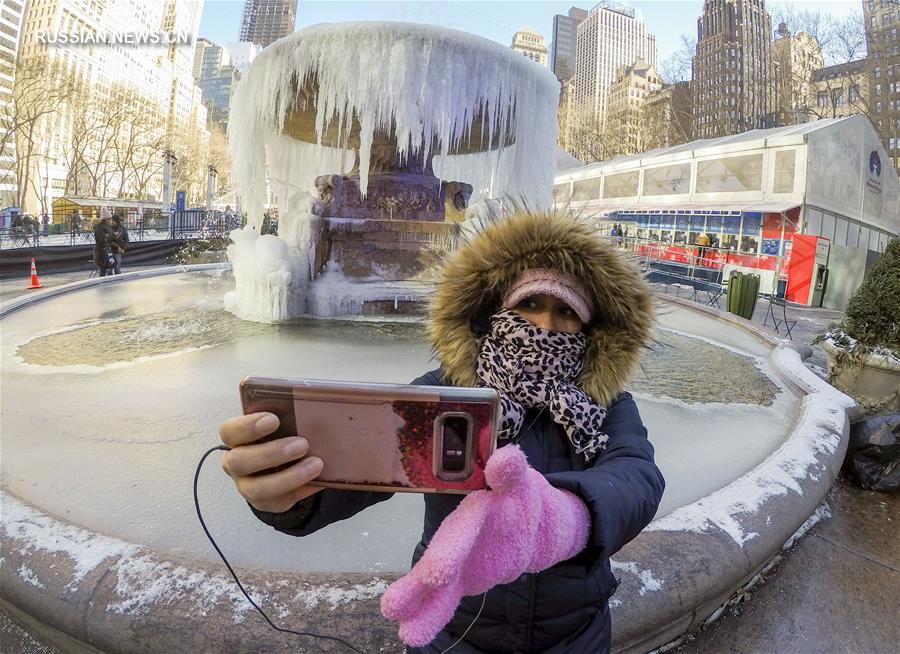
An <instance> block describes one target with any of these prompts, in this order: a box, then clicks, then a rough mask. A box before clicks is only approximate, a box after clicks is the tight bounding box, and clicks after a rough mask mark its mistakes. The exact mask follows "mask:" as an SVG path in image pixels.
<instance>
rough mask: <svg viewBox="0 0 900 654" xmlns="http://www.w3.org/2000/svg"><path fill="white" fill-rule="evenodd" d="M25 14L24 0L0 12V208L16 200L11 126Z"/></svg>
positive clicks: (4, 6)
mask: <svg viewBox="0 0 900 654" xmlns="http://www.w3.org/2000/svg"><path fill="white" fill-rule="evenodd" d="M24 16H25V2H24V0H11V1H9V2H6V3H5V4H4V5H3V12H2V13H0V130H2V133H0V209H2V208H3V207H8V206H10V205H14V204H16V195H17V193H16V191H17V189H18V186H17V184H16V134H15V132H14V131H13V128H12V122H13V120H12V109H13V106H12V102H13V87H14V85H15V79H16V55H17V53H18V50H19V39H20V36H21V31H22V19H23V18H24Z"/></svg>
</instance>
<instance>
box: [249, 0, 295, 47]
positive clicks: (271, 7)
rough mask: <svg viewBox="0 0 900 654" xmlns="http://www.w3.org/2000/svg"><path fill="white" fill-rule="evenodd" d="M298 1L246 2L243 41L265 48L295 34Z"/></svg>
mask: <svg viewBox="0 0 900 654" xmlns="http://www.w3.org/2000/svg"><path fill="white" fill-rule="evenodd" d="M296 21H297V0H244V15H243V17H242V18H241V37H240V40H241V41H249V42H250V43H255V44H257V45H258V46H260V47H262V48H264V47H266V46H267V45H269V44H270V43H273V42H275V41H277V40H278V39H280V38H281V37H283V36H287V35H288V34H292V33H293V32H294V24H295V23H296Z"/></svg>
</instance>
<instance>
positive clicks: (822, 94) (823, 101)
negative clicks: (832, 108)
mask: <svg viewBox="0 0 900 654" xmlns="http://www.w3.org/2000/svg"><path fill="white" fill-rule="evenodd" d="M816 106H817V107H827V106H828V93H827V91H819V92H818V93H817V94H816Z"/></svg>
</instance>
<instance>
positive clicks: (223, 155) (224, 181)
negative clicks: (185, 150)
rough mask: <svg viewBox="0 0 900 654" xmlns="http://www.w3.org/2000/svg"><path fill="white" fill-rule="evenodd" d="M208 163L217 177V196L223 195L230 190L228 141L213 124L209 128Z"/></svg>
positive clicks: (219, 128)
mask: <svg viewBox="0 0 900 654" xmlns="http://www.w3.org/2000/svg"><path fill="white" fill-rule="evenodd" d="M208 152H209V163H210V164H212V165H213V166H214V167H215V169H216V173H217V175H218V177H217V180H218V181H217V184H218V189H217V195H220V196H221V195H224V194H225V193H228V192H229V191H230V190H231V154H230V152H229V151H228V139H227V138H226V136H225V132H223V131H222V129H221V127H219V126H218V125H217V124H215V123H213V124H211V125H210V128H209V149H208Z"/></svg>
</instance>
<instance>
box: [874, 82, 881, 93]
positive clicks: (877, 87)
mask: <svg viewBox="0 0 900 654" xmlns="http://www.w3.org/2000/svg"><path fill="white" fill-rule="evenodd" d="M875 95H881V84H876V85H875Z"/></svg>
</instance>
